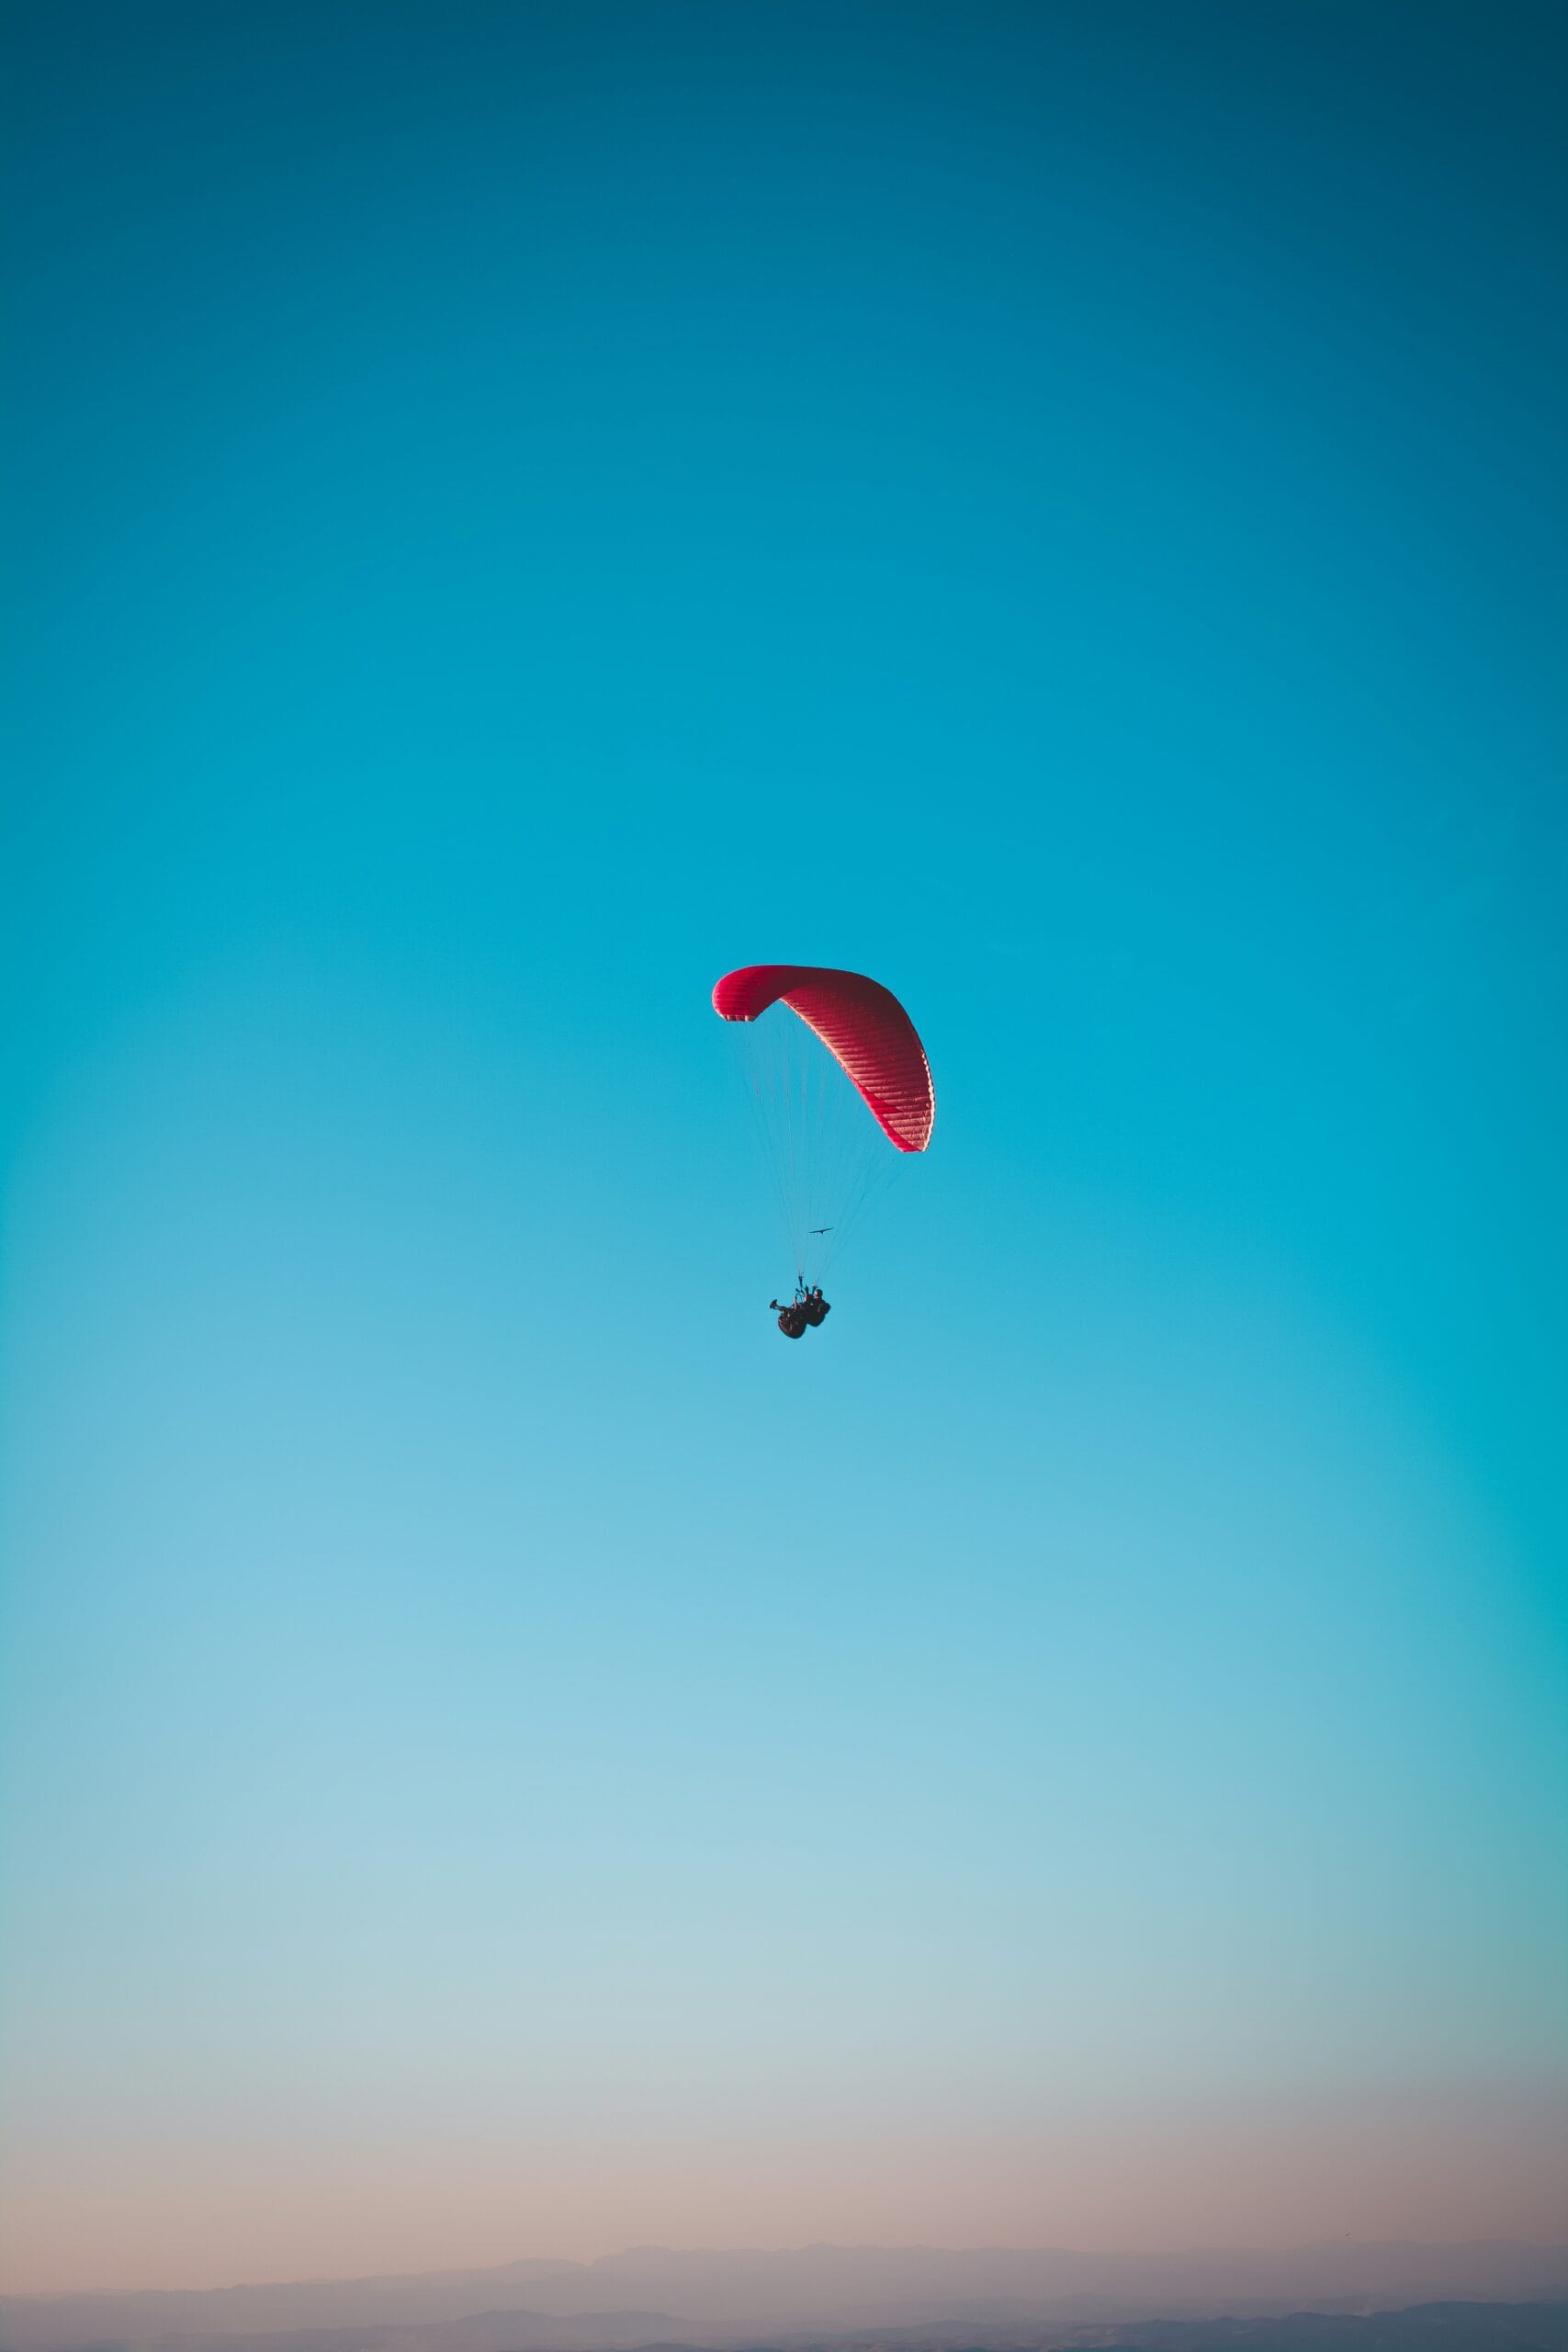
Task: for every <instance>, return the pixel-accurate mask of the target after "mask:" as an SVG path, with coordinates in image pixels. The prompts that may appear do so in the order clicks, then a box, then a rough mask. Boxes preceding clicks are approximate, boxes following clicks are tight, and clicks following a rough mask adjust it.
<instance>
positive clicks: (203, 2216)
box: [4, 2098, 1568, 2293]
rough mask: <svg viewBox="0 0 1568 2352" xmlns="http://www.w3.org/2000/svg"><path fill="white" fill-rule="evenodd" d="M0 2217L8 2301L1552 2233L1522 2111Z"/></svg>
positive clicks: (276, 2152) (83, 2199) (67, 2163)
mask: <svg viewBox="0 0 1568 2352" xmlns="http://www.w3.org/2000/svg"><path fill="white" fill-rule="evenodd" d="M1565 2211H1568V2143H1565V2140H1564V2135H1563V2132H1562V2126H1561V2121H1560V2119H1559V2118H1558V2116H1557V2115H1556V2114H1555V2113H1553V2112H1552V2111H1551V2109H1549V2108H1548V2107H1547V2105H1546V2104H1545V2102H1544V2101H1543V2102H1540V2103H1537V2102H1534V2101H1531V2100H1529V2099H1527V2098H1519V2099H1517V2100H1514V2101H1506V2100H1500V2099H1498V2100H1491V2101H1482V2100H1462V2101H1461V2100H1459V2099H1454V2100H1450V2101H1438V2100H1435V2099H1432V2098H1422V2099H1420V2100H1414V2099H1413V2100H1410V2101H1408V2102H1405V2103H1403V2104H1401V2103H1398V2102H1394V2101H1392V2100H1391V2101H1389V2102H1387V2103H1385V2104H1384V2105H1382V2107H1380V2108H1377V2109H1373V2108H1371V2106H1364V2107H1358V2108H1356V2109H1349V2108H1348V2107H1346V2106H1344V2105H1343V2104H1340V2105H1337V2106H1336V2107H1335V2108H1334V2109H1332V2110H1330V2109H1328V2108H1327V2106H1326V2105H1325V2107H1324V2108H1323V2109H1321V2110H1319V2111H1317V2112H1315V2113H1314V2112H1312V2111H1303V2109H1302V2108H1301V2107H1300V2106H1292V2107H1291V2108H1289V2109H1285V2108H1284V2107H1283V2106H1281V2107H1280V2109H1278V2110H1277V2111H1276V2112H1274V2113H1272V2114H1269V2113H1264V2112H1258V2111H1252V2112H1247V2111H1246V2110H1243V2109H1233V2110H1231V2111H1229V2112H1228V2113H1223V2114H1222V2113H1214V2112H1211V2113H1207V2114H1202V2115H1200V2114H1196V2113H1192V2112H1185V2113H1183V2112H1177V2111H1174V2110H1173V2111H1169V2112H1167V2113H1165V2114H1164V2115H1161V2116H1158V2117H1155V2116H1143V2117H1140V2118H1130V2117H1122V2118H1120V2119H1117V2120H1114V2121H1101V2122H1100V2123H1098V2124H1097V2123H1095V2122H1093V2121H1092V2120H1085V2119H1083V2118H1082V2117H1077V2118H1073V2119H1070V2120H1067V2119H1064V2122H1063V2127H1062V2132H1061V2136H1060V2138H1059V2139H1058V2140H1055V2141H1053V2140H1052V2139H1051V2138H1050V2137H1048V2136H1041V2137H1036V2138H1032V2139H1030V2140H1027V2141H1025V2140H1022V2139H1016V2140H1010V2141H1007V2140H999V2139H991V2140H987V2141H986V2142H984V2143H979V2142H976V2140H974V2139H967V2140H966V2139H964V2138H963V2137H962V2136H954V2135H953V2134H951V2133H941V2132H937V2131H932V2132H931V2134H929V2135H921V2134H919V2133H914V2134H911V2135H909V2136H908V2138H906V2139H905V2140H903V2141H901V2142H900V2143H897V2144H896V2143H891V2142H889V2141H887V2140H884V2139H879V2138H876V2137H873V2136H870V2135H867V2136H865V2137H862V2138H859V2139H849V2138H845V2139H842V2140H840V2141H839V2142H837V2143H834V2144H831V2145H828V2144H821V2143H811V2142H807V2141H806V2140H803V2139H802V2140H795V2141H794V2142H785V2143H781V2144H778V2145H775V2146H773V2148H771V2149H770V2150H768V2151H767V2152H766V2153H762V2154H760V2153H759V2152H758V2151H756V2150H755V2149H754V2148H750V2149H742V2148H740V2147H738V2146H736V2145H733V2144H727V2143H723V2142H721V2141H718V2140H716V2139H709V2140H706V2141H705V2142H704V2143H700V2144H699V2143H686V2144H680V2143H665V2142H662V2141H661V2142H659V2143H651V2142H645V2143H636V2142H634V2141H632V2140H629V2139H627V2140H623V2141H622V2142H621V2143H619V2144H618V2145H616V2146H614V2147H607V2146H604V2145H603V2144H596V2145H595V2146H594V2147H593V2149H592V2151H590V2150H589V2149H588V2148H586V2147H583V2146H577V2147H573V2146H571V2145H570V2144H567V2143H561V2144H558V2146H556V2147H555V2148H553V2149H551V2150H549V2151H548V2152H542V2153H539V2154H536V2155H535V2156H533V2157H532V2158H520V2157H519V2156H518V2155H517V2154H516V2153H515V2150H514V2149H506V2148H502V2147H501V2146H499V2145H485V2144H482V2143H479V2142H478V2141H477V2140H472V2139H469V2140H465V2141H463V2142H461V2143H457V2142H453V2143H446V2144H441V2143H434V2142H433V2141H432V2140H431V2138H430V2137H429V2135H428V2134H426V2135H425V2136H424V2137H423V2139H422V2141H421V2143H420V2145H419V2146H418V2147H417V2148H414V2149H412V2150H409V2149H404V2150H399V2151H398V2152H397V2154H396V2155H395V2156H386V2157H383V2158H382V2159H381V2160H380V2161H379V2162H378V2161H377V2160H376V2159H375V2158H374V2157H373V2156H371V2155H370V2154H367V2152H366V2151H365V2150H364V2149H363V2148H359V2149H355V2150H353V2151H351V2150H350V2149H348V2148H347V2147H346V2146H340V2147H333V2146H331V2145H329V2144H326V2143H321V2142H318V2143H317V2144H316V2145H315V2146H314V2147H313V2148H306V2149H299V2150H290V2149H288V2148H287V2147H285V2146H282V2145H279V2146H276V2147H265V2146H262V2145H259V2144H257V2143H254V2142H250V2143H247V2144H246V2145H245V2146H244V2147H243V2148H241V2147H235V2148H232V2149H231V2150H228V2151H222V2150H214V2149H211V2148H204V2149H202V2150H201V2151H200V2152H199V2154H197V2152H191V2153H189V2154H181V2152H180V2151H179V2150H177V2149H176V2148H174V2147H172V2146H169V2147H155V2146H151V2145H149V2146H146V2147H144V2148H143V2149H141V2151H140V2153H138V2152H134V2151H130V2150H128V2149H124V2148H119V2149H115V2150H107V2149H105V2150H101V2151H100V2152H99V2153H98V2154H97V2155H96V2158H92V2159H88V2158H85V2157H84V2155H83V2153H82V2151H81V2149H80V2148H79V2147H76V2148H73V2149H72V2150H70V2151H69V2152H66V2151H62V2154H61V2156H60V2158H59V2160H58V2162H57V2163H55V2164H52V2165H51V2164H49V2163H44V2162H40V2163H37V2164H34V2165H31V2166H30V2167H29V2169H28V2179H27V2180H26V2181H25V2182H19V2183H16V2184H14V2185H13V2186H12V2187H11V2189H10V2192H9V2194H8V2195H7V2197H6V2212H7V2216H8V2219H7V2224H6V2267H5V2277H4V2284H5V2287H6V2290H7V2291H10V2292H14V2293H50V2292H64V2291H77V2292H91V2291H109V2290H132V2289H139V2288H208V2287H220V2286H230V2285H234V2284H238V2283H241V2282H244V2283H249V2284H264V2283H267V2282H270V2281H276V2280H285V2279H292V2278H322V2277H336V2278H349V2277H355V2276H363V2275H367V2274H374V2273H378V2272H409V2271H418V2270H438V2269H446V2268H464V2267H488V2266H491V2265H498V2264H501V2263H505V2262H510V2261H515V2260H519V2259H521V2258H524V2257H526V2256H542V2257H552V2258H558V2259H568V2260H578V2261H582V2260H591V2259H593V2258H596V2257H598V2256H603V2255H606V2254H612V2253H617V2252H620V2251H623V2250H624V2249H625V2248H626V2247H627V2246H629V2245H652V2244H660V2245H682V2246H693V2245H705V2246H710V2247H716V2248H738V2247H741V2246H752V2247H755V2246H781V2245H801V2244H808V2243H814V2242H818V2243H819V2242H836V2243H859V2244H884V2245H1004V2244H1005V2245H1065V2246H1073V2247H1076V2248H1079V2249H1083V2250H1086V2251H1103V2252H1134V2251H1145V2252H1147V2251H1160V2250H1165V2249H1169V2248H1174V2247H1179V2246H1196V2245H1213V2246H1218V2245H1229V2246H1236V2247H1242V2246H1269V2245H1276V2246H1282V2245H1292V2244H1303V2243H1308V2242H1313V2241H1321V2240H1325V2239H1331V2238H1338V2237H1355V2238H1363V2239H1415V2240H1424V2241H1428V2242H1432V2241H1451V2242H1457V2241H1461V2240H1466V2239H1484V2238H1516V2239H1531V2238H1538V2239H1551V2238H1554V2237H1556V2236H1559V2235H1560V2234H1561V2233H1562V2217H1563V2214H1564V2212H1565Z"/></svg>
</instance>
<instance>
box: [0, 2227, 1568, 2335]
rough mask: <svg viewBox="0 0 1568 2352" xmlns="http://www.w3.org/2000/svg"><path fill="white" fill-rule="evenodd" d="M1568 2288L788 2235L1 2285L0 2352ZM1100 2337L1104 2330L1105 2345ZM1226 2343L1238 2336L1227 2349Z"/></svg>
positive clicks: (1505, 2273) (1304, 2258)
mask: <svg viewBox="0 0 1568 2352" xmlns="http://www.w3.org/2000/svg"><path fill="white" fill-rule="evenodd" d="M1559 2301H1562V2302H1568V2246H1564V2245H1524V2244H1518V2243H1516V2242H1512V2241H1480V2242H1476V2243H1474V2244H1471V2245H1423V2244H1419V2243H1411V2244H1389V2245H1382V2244H1356V2243H1351V2242H1348V2241H1346V2242H1341V2243H1337V2244H1335V2245H1314V2246H1300V2247H1293V2248H1287V2249H1283V2250H1278V2251H1266V2252H1258V2251H1257V2250H1255V2249H1231V2250H1226V2249H1199V2250H1196V2251H1190V2252H1184V2253H1179V2254H1160V2255H1102V2254H1078V2253H1074V2252H1071V2251H1069V2250H1067V2249H1065V2248H1051V2247H1039V2248H1009V2247H978V2248H972V2249H966V2250H964V2249H950V2248H939V2247H919V2246H909V2247H897V2246H894V2247H888V2246H830V2245H818V2246H797V2247H791V2248H788V2249H785V2250H784V2251H782V2252H775V2253H767V2252H761V2251H740V2252H734V2253H728V2252H712V2251H696V2252H678V2251H673V2250H671V2249H668V2248H664V2247H658V2246H644V2247H637V2248H635V2249H633V2250H631V2251H629V2252H627V2253H625V2254H617V2255H609V2256H604V2257H603V2258H602V2259H600V2260H599V2261H596V2262H587V2263H577V2262H552V2261H542V2260H525V2261H521V2262H514V2263H507V2264H503V2265H502V2266H500V2267H496V2268H492V2269H487V2270H466V2271H465V2270H452V2271H425V2272H418V2273H413V2274H411V2275H404V2276H399V2275H393V2276H389V2277H380V2278H349V2279H325V2280H308V2281H301V2282H297V2283H296V2282H288V2283H283V2284H278V2285H269V2286H240V2287H223V2288H215V2289H208V2290H172V2291H164V2290H150V2291H145V2292H141V2293H135V2294H118V2295H117V2294H105V2295H43V2296H9V2297H5V2298H0V2352H154V2348H156V2352H642V2347H645V2346H652V2345H655V2344H660V2345H677V2344H678V2345H683V2346H693V2347H709V2348H710V2352H719V2347H730V2346H734V2347H737V2348H738V2352H739V2347H741V2346H756V2345H758V2344H760V2343H762V2342H766V2341H768V2340H770V2339H771V2340H772V2341H773V2343H774V2344H778V2345H783V2344H784V2343H787V2342H788V2341H789V2340H790V2339H795V2340H796V2341H799V2340H800V2339H804V2338H807V2337H809V2338H811V2339H813V2340H814V2341H815V2342H818V2343H822V2342H825V2341H827V2340H829V2339H834V2340H837V2341H839V2342H840V2343H842V2341H843V2339H845V2338H848V2337H856V2336H858V2337H861V2338H864V2337H865V2336H866V2335H868V2334H871V2335H874V2337H875V2338H876V2340H877V2341H879V2342H886V2341H887V2340H888V2339H889V2338H890V2337H892V2336H895V2335H896V2336H897V2337H899V2338H900V2339H902V2340H903V2341H904V2342H905V2343H906V2344H908V2345H910V2346H913V2345H914V2344H915V2343H916V2341H917V2339H918V2340H919V2342H920V2343H921V2344H924V2345H927V2346H932V2347H935V2346H937V2345H938V2344H939V2343H940V2344H942V2345H944V2346H953V2347H954V2352H980V2347H982V2346H995V2347H997V2352H1014V2347H1020V2348H1021V2352H1027V2348H1028V2347H1030V2346H1032V2347H1040V2346H1043V2344H1044V2343H1045V2341H1046V2338H1047V2335H1049V2332H1050V2331H1053V2330H1055V2331H1056V2334H1055V2335H1054V2336H1052V2337H1051V2340H1052V2341H1054V2342H1066V2341H1067V2340H1068V2338H1069V2335H1070V2332H1071V2330H1072V2329H1074V2328H1075V2327H1079V2328H1081V2327H1085V2326H1099V2327H1101V2328H1103V2327H1104V2326H1106V2325H1117V2326H1122V2327H1123V2328H1125V2327H1126V2326H1129V2325H1133V2324H1152V2323H1156V2322H1160V2323H1168V2324H1179V2323H1183V2322H1187V2321H1194V2320H1201V2321H1205V2322H1207V2321H1209V2320H1210V2319H1211V2318H1212V2315H1213V2314H1214V2313H1216V2312H1218V2313H1223V2314H1225V2315H1226V2316H1227V2318H1228V2319H1230V2320H1240V2319H1248V2318H1278V2319H1283V2318H1285V2317H1286V2315H1288V2314H1292V2313H1312V2312H1316V2313H1319V2314H1329V2313H1333V2312H1340V2313H1347V2314H1356V2313H1361V2314H1365V2313H1369V2312H1393V2311H1401V2310H1404V2309H1408V2308H1414V2307H1418V2306H1430V2305H1438V2304H1443V2303H1459V2302H1463V2303H1467V2304H1475V2303H1483V2304H1497V2305H1501V2304H1505V2303H1508V2304H1514V2303H1527V2302H1528V2303H1531V2304H1539V2305H1549V2304H1552V2303H1556V2302H1559ZM1105 2340H1107V2339H1105V2338H1103V2337H1102V2338H1101V2341H1105ZM1231 2352H1239V2347H1237V2346H1234V2345H1233V2346H1232V2348H1231Z"/></svg>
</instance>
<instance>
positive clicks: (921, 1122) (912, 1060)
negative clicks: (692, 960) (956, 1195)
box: [713, 964, 936, 1151]
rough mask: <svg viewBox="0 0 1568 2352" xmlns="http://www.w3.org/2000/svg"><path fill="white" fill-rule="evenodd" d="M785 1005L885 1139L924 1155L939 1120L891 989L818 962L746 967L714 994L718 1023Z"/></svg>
mask: <svg viewBox="0 0 1568 2352" xmlns="http://www.w3.org/2000/svg"><path fill="white" fill-rule="evenodd" d="M781 1001H782V1002H783V1003H784V1004H786V1005H788V1007H789V1009H790V1011H791V1012H795V1013H798V1015H799V1016H800V1018H801V1020H802V1021H804V1022H805V1023H806V1025H807V1028H808V1029H811V1030H814V1031H815V1032H816V1034H817V1035H818V1037H820V1038H821V1040H822V1043H823V1044H824V1045H825V1046H827V1048H828V1051H829V1053H830V1054H831V1055H832V1056H833V1058H834V1059H835V1061H837V1062H838V1063H839V1064H840V1067H841V1068H842V1069H843V1070H844V1072H845V1073H846V1075H847V1076H848V1078H849V1080H850V1082H851V1084H852V1086H853V1087H854V1088H855V1089H856V1090H857V1091H858V1092H859V1093H860V1094H861V1095H862V1096H863V1099H864V1101H865V1103H866V1107H867V1109H868V1110H869V1111H870V1113H871V1114H872V1117H873V1118H874V1120H875V1121H876V1123H877V1125H878V1126H879V1127H880V1128H881V1129H882V1131H883V1133H884V1134H885V1135H886V1137H887V1139H888V1141H889V1142H890V1143H892V1144H895V1145H896V1146H897V1148H898V1149H899V1150H900V1151H924V1149H925V1148H926V1146H927V1144H929V1143H930V1141H931V1125H932V1123H933V1121H934V1120H935V1118H936V1096H935V1094H934V1093H933V1091H932V1090H931V1065H930V1063H929V1062H928V1061H927V1060H926V1053H925V1047H924V1046H922V1045H921V1043H920V1041H919V1037H918V1036H917V1035H916V1034H915V1024H914V1023H913V1022H912V1021H911V1020H910V1018H909V1016H908V1013H907V1012H905V1010H904V1008H903V1006H902V1005H901V1004H900V1003H899V1001H898V1000H897V997H896V996H895V995H894V994H893V991H892V989H885V988H884V987H883V986H882V983H881V982H880V980H868V979H867V978H865V976H864V974H863V973H862V972H834V971H829V970H827V969H826V968H825V967H822V966H821V965H817V964H748V965H747V966H746V967H744V969H743V970H741V971H739V972H727V973H726V974H725V976H724V978H723V979H722V980H720V982H719V984H718V986H717V987H716V989H715V990H714V992H713V1009H714V1011H715V1012H716V1013H717V1014H718V1017H719V1019H720V1020H721V1021H755V1020H756V1018H757V1016H758V1014H759V1013H762V1012H766V1011H767V1009H768V1007H769V1006H770V1005H771V1004H777V1003H780V1002H781Z"/></svg>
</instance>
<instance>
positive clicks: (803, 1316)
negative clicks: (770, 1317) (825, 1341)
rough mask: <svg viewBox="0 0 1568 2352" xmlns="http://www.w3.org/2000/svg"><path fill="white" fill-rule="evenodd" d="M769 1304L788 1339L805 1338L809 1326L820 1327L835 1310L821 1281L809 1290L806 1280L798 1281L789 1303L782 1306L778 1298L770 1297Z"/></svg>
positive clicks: (812, 1327)
mask: <svg viewBox="0 0 1568 2352" xmlns="http://www.w3.org/2000/svg"><path fill="white" fill-rule="evenodd" d="M768 1305H769V1306H771V1307H772V1308H773V1313H774V1314H775V1315H776V1316H777V1317H778V1318H779V1329H780V1330H781V1331H782V1332H783V1333H784V1338H785V1339H786V1340H798V1339H802V1338H804V1336H805V1334H806V1331H807V1327H808V1326H809V1327H810V1328H811V1329H814V1330H815V1329H818V1328H819V1327H820V1326H821V1325H822V1324H823V1323H824V1322H826V1320H827V1318H828V1317H829V1315H830V1314H831V1313H832V1311H833V1310H832V1308H831V1306H829V1303H828V1301H827V1300H826V1299H825V1298H824V1297H823V1295H822V1285H821V1283H814V1284H813V1285H812V1286H811V1288H810V1289H809V1290H808V1289H807V1286H806V1283H805V1281H804V1280H802V1281H800V1282H797V1283H796V1284H795V1296H794V1297H793V1298H792V1299H791V1300H789V1302H788V1303H787V1305H784V1306H781V1305H780V1304H779V1301H778V1300H777V1299H776V1298H770V1299H769V1301H768Z"/></svg>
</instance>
